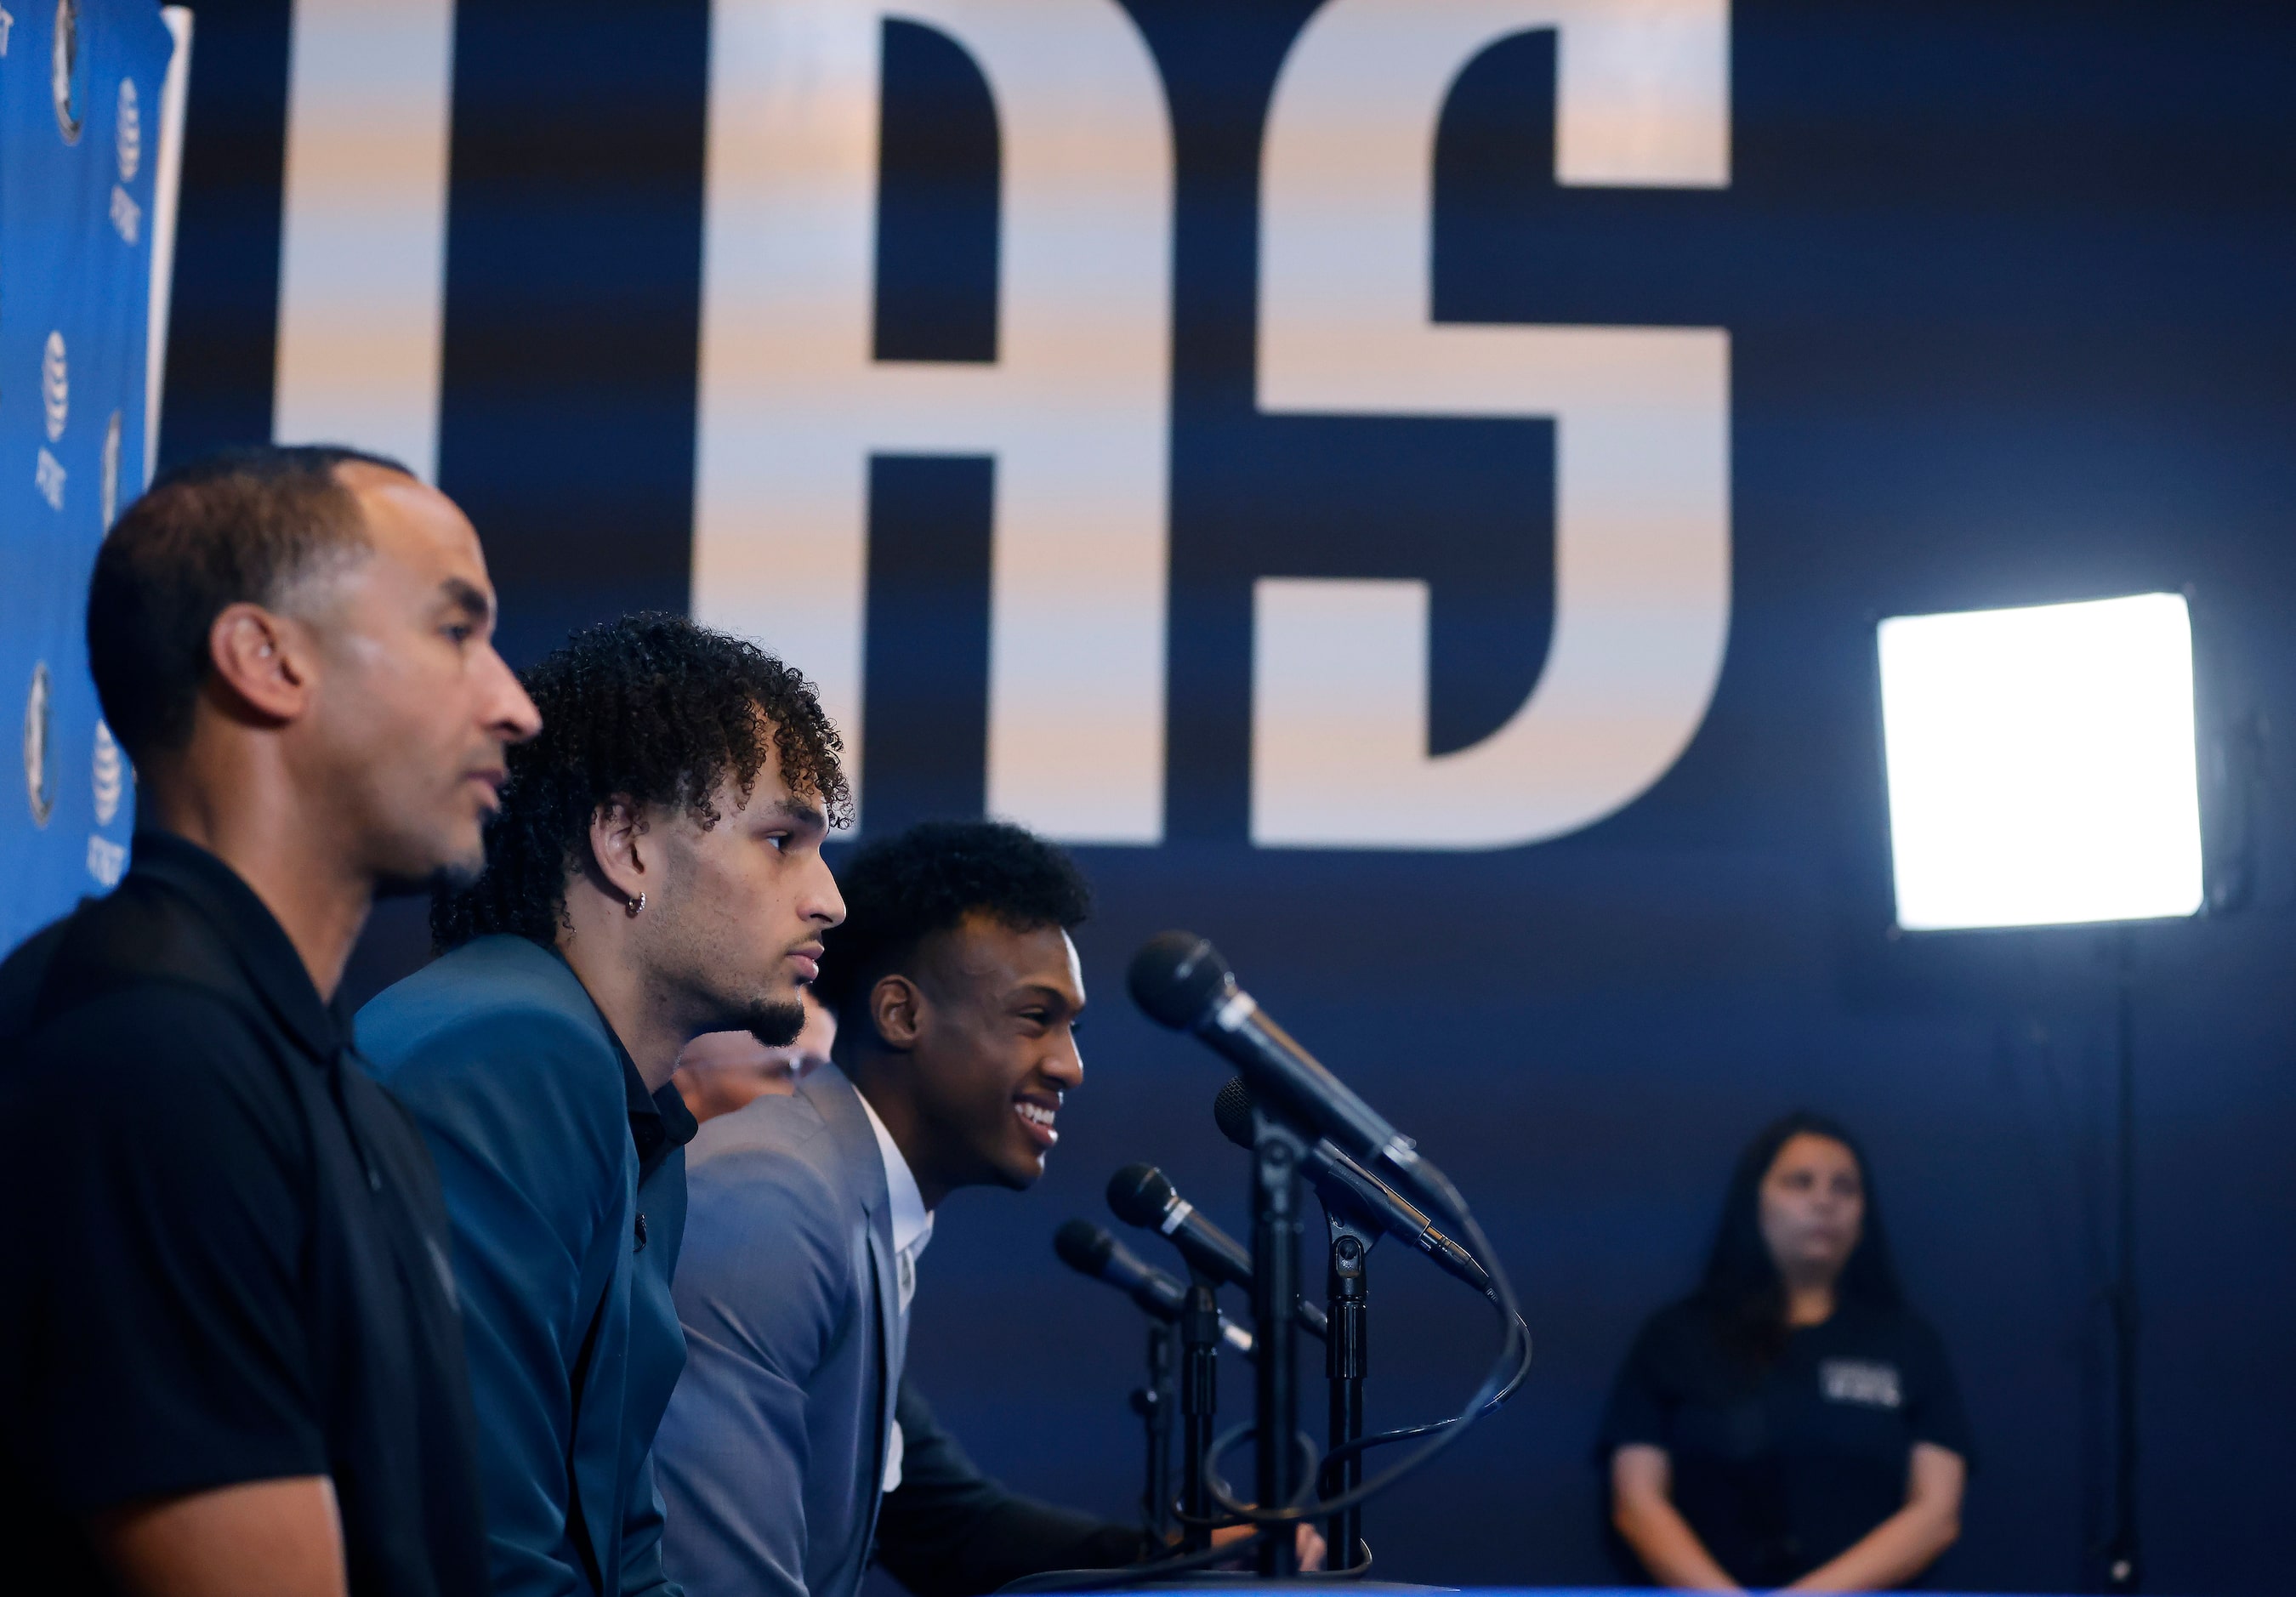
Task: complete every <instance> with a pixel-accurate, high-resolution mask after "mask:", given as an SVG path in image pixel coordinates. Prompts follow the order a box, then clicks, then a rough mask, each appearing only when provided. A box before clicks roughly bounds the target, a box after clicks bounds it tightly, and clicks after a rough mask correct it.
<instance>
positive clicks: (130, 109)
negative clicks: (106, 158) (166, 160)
mask: <svg viewBox="0 0 2296 1597" xmlns="http://www.w3.org/2000/svg"><path fill="white" fill-rule="evenodd" d="M142 166H143V111H141V110H140V109H138V108H137V106H136V103H135V79H134V78H121V79H120V80H119V181H120V182H122V183H133V182H135V173H136V169H137V168H140V167H142Z"/></svg>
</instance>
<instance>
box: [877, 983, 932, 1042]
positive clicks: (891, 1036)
mask: <svg viewBox="0 0 2296 1597" xmlns="http://www.w3.org/2000/svg"><path fill="white" fill-rule="evenodd" d="M924 1008H925V995H924V994H923V993H922V991H920V990H919V988H918V987H917V984H916V983H915V982H914V981H911V980H910V979H908V978H907V977H906V976H880V977H879V978H878V979H877V985H876V986H875V987H871V988H870V989H869V1020H870V1022H871V1024H873V1026H874V1027H875V1028H876V1029H877V1038H878V1040H879V1041H880V1042H881V1043H883V1044H885V1046H886V1047H888V1048H890V1049H893V1050H894V1051H896V1052H901V1053H906V1052H908V1051H909V1050H910V1049H912V1048H914V1047H915V1046H916V1045H917V1037H918V1035H919V1034H920V1033H921V1032H922V1031H923V1030H924Z"/></svg>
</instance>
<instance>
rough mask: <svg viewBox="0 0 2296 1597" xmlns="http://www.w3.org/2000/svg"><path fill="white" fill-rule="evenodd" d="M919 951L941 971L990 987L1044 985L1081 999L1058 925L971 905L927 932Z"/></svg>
mask: <svg viewBox="0 0 2296 1597" xmlns="http://www.w3.org/2000/svg"><path fill="white" fill-rule="evenodd" d="M922 951H923V952H924V954H925V955H926V957H927V958H929V959H931V960H932V962H934V963H935V964H936V965H937V966H939V968H940V969H941V970H942V971H943V972H944V973H945V974H946V975H947V976H951V977H955V978H957V979H962V980H964V981H965V982H967V983H970V984H973V985H978V986H980V987H985V988H990V989H994V990H996V991H1004V990H1006V989H1009V988H1012V987H1049V988H1051V989H1053V990H1054V992H1058V993H1062V994H1064V995H1067V996H1068V998H1069V999H1070V1002H1071V1003H1077V1004H1082V1003H1083V1002H1084V974H1083V971H1082V970H1081V968H1080V967H1079V965H1078V960H1077V953H1076V945H1075V944H1074V943H1072V942H1070V940H1069V934H1068V933H1067V932H1066V931H1064V930H1062V929H1061V928H1060V927H1058V926H1029V927H1017V926H1013V925H1011V924H1009V923H1008V922H1006V921H1003V920H1001V919H999V918H998V917H996V915H993V914H990V913H988V912H986V911H983V910H974V911H972V912H971V913H968V914H966V915H965V917H964V919H963V920H962V921H958V922H957V924H956V925H955V926H954V927H952V928H950V929H948V930H946V931H940V932H936V933H934V934H933V935H932V936H931V937H929V938H926V939H925V945H924V948H923V950H922Z"/></svg>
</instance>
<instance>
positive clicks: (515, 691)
mask: <svg viewBox="0 0 2296 1597" xmlns="http://www.w3.org/2000/svg"><path fill="white" fill-rule="evenodd" d="M487 662H488V671H489V672H490V673H491V674H492V676H493V677H494V682H493V684H492V686H493V688H494V692H493V695H492V701H491V703H490V705H489V707H488V708H490V709H491V711H492V713H491V714H490V715H488V717H487V724H488V725H489V726H492V727H493V728H494V729H495V730H496V732H497V733H500V734H501V735H502V737H503V738H504V741H509V742H512V743H523V742H524V741H526V740H527V739H529V738H530V737H532V736H533V735H534V734H535V733H537V732H540V731H541V730H542V712H541V711H540V710H538V709H537V708H534V700H532V699H530V698H529V697H528V696H527V692H526V689H525V687H524V686H523V685H521V684H520V682H519V680H518V677H517V676H516V675H515V674H514V673H513V672H512V670H511V668H510V664H509V662H508V661H506V660H504V659H503V657H502V656H501V655H499V654H497V653H496V652H495V648H494V645H493V644H491V643H489V644H488V645H487Z"/></svg>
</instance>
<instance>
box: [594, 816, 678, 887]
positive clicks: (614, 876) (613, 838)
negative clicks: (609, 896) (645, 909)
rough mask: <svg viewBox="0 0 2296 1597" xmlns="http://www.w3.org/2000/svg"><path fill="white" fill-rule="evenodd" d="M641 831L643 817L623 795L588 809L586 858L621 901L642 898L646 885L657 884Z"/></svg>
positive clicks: (651, 859)
mask: <svg viewBox="0 0 2296 1597" xmlns="http://www.w3.org/2000/svg"><path fill="white" fill-rule="evenodd" d="M645 831H646V829H645V821H644V817H643V816H641V815H639V814H638V807H637V805H636V804H635V803H634V802H633V801H632V800H631V799H630V798H629V796H628V795H627V794H624V793H617V794H615V795H614V796H613V797H612V798H609V799H607V800H606V801H605V802H604V803H603V804H602V805H600V806H599V807H597V808H596V809H595V810H594V811H592V812H591V815H590V857H591V858H592V859H593V860H594V861H596V862H597V866H598V874H599V875H600V876H602V877H603V878H604V879H605V885H606V889H607V890H608V891H609V892H612V893H618V894H619V895H620V896H621V898H622V901H623V902H624V903H625V904H635V903H636V902H637V901H638V900H639V899H641V898H643V897H645V893H646V889H647V888H648V886H649V885H652V886H654V887H659V886H660V885H661V884H660V882H656V881H654V880H652V877H653V871H652V865H653V864H655V861H654V860H653V858H652V856H653V848H652V845H651V844H649V843H647V842H646V841H645V840H644V839H645Z"/></svg>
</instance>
